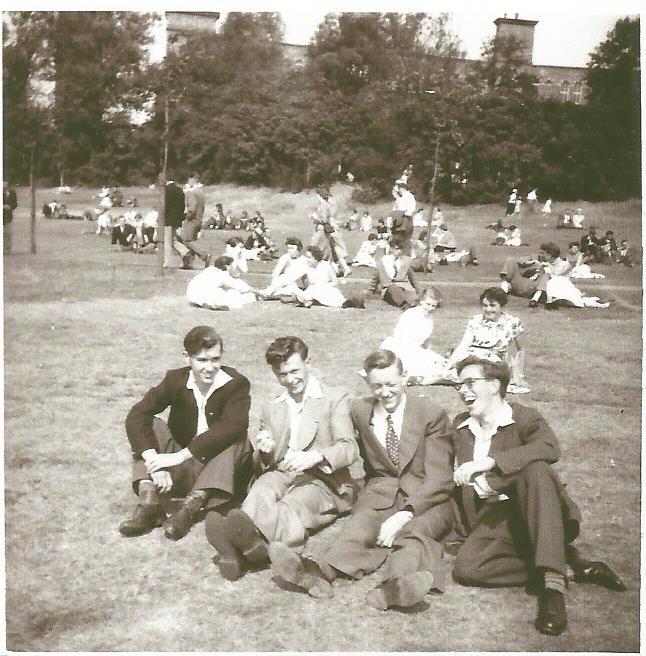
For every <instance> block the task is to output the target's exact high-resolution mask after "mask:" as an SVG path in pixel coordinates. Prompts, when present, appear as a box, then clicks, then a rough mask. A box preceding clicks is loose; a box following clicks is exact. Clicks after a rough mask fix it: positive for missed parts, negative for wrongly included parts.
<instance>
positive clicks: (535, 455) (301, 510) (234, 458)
mask: <svg viewBox="0 0 646 656" xmlns="http://www.w3.org/2000/svg"><path fill="white" fill-rule="evenodd" d="M229 264H230V263H229ZM239 291H240V292H241V293H246V292H244V291H243V290H239ZM496 291H497V292H500V293H502V292H501V290H499V289H498V290H496ZM485 301H486V303H485ZM501 302H503V301H502V297H498V296H497V295H496V294H493V293H491V292H485V294H484V295H483V317H482V320H481V322H482V321H485V322H486V320H487V318H488V316H489V314H491V313H492V311H494V310H495V312H496V313H497V314H500V313H499V308H498V307H497V306H496V304H498V305H500V303H501ZM436 305H437V297H436V295H435V293H434V292H433V293H430V294H428V295H425V296H424V298H423V301H422V304H421V305H420V308H421V309H420V310H419V312H418V314H419V316H420V317H426V318H427V319H428V318H429V314H430V312H432V310H433V309H434V307H435V306H436ZM413 309H415V310H417V308H413ZM402 316H403V315H402ZM494 320H495V317H494ZM415 327H416V325H415V324H414V323H413V322H410V323H409V325H408V328H407V329H406V330H409V329H415ZM508 328H509V331H510V334H511V333H516V336H517V334H518V332H519V330H518V326H517V325H514V324H513V322H510V323H509V324H508ZM402 329H403V327H402ZM426 329H428V325H427V328H426ZM468 330H469V331H470V336H471V337H470V339H469V342H470V346H468V347H467V346H466V340H464V344H461V347H464V348H461V350H460V351H459V355H457V354H456V358H457V357H459V358H461V359H459V360H458V361H457V362H455V372H456V377H455V381H454V382H453V384H452V385H453V387H454V388H455V389H456V391H457V393H458V394H459V396H460V398H461V400H462V402H463V403H464V406H465V410H464V412H461V413H459V414H457V416H455V417H454V418H453V421H450V420H449V417H448V415H447V412H446V410H445V409H443V408H442V407H441V406H440V405H438V404H437V403H436V402H434V401H432V400H430V399H428V398H421V397H417V396H414V395H412V394H409V393H407V391H406V383H407V373H408V372H407V370H406V365H405V364H404V362H403V361H402V359H401V358H400V357H398V355H397V353H396V352H395V351H393V350H390V349H386V348H379V349H377V350H376V351H373V352H371V353H369V354H368V355H367V357H366V358H365V360H364V361H363V366H364V371H365V381H366V384H367V391H368V393H367V394H366V395H365V396H363V397H356V398H353V397H351V396H350V394H349V393H348V392H347V391H346V390H345V389H342V388H335V387H330V386H328V385H326V384H324V383H323V382H322V381H321V380H320V379H319V378H318V377H317V376H316V375H315V373H314V370H313V359H314V358H313V356H315V354H311V353H310V350H309V348H308V345H307V344H306V343H305V342H304V340H303V339H301V338H300V337H297V336H293V335H288V336H280V337H277V338H276V339H274V340H273V341H272V342H271V343H270V344H269V345H268V347H267V348H266V350H265V353H264V359H265V361H266V363H267V365H268V367H269V368H270V369H271V371H272V373H273V375H274V377H275V379H276V382H277V385H278V388H279V389H278V390H277V391H278V394H277V395H276V396H275V397H273V398H264V399H262V400H261V406H262V410H261V413H260V421H259V425H258V427H257V429H256V430H254V431H253V432H252V433H250V431H249V412H250V406H251V401H252V399H251V394H250V389H251V386H250V381H249V380H248V378H247V377H245V376H244V375H243V374H242V373H240V372H239V371H237V370H236V369H235V368H234V367H232V366H230V363H226V364H225V362H226V360H225V357H224V353H225V351H224V345H223V340H222V337H221V336H220V335H219V334H218V333H217V332H216V331H215V329H214V328H212V327H211V326H204V325H200V326H196V327H194V328H193V329H191V330H190V331H189V332H188V333H187V334H186V336H185V337H184V340H183V355H184V357H185V360H186V366H185V367H182V368H179V369H172V370H170V371H168V372H167V373H166V375H165V377H164V379H163V380H162V381H161V382H159V383H158V384H157V385H156V386H154V387H152V388H151V389H150V390H149V391H148V392H147V393H146V394H145V395H144V396H143V398H142V399H140V400H139V401H138V402H137V403H135V404H134V405H133V406H132V408H131V409H130V411H129V413H128V416H127V418H126V422H125V428H126V434H127V437H128V440H129V445H130V449H131V452H132V456H133V460H132V489H133V490H134V492H135V494H136V495H137V505H136V508H135V511H134V514H133V515H132V517H130V518H128V519H126V520H125V521H123V522H122V523H121V525H120V526H119V531H120V533H121V534H122V535H123V536H125V537H136V536H140V535H144V534H146V533H149V532H151V531H153V530H155V529H156V528H158V527H161V528H162V531H163V534H164V535H165V537H166V538H168V539H169V540H174V541H177V540H181V539H182V538H184V536H186V535H187V534H188V532H189V531H190V530H191V528H192V527H193V526H194V525H195V524H196V523H197V522H199V521H200V520H201V519H204V528H205V533H206V538H207V540H208V542H209V544H210V545H212V546H213V547H214V549H215V551H216V553H214V555H213V563H214V564H215V565H216V567H217V568H218V571H219V573H220V575H221V576H222V578H223V579H226V580H228V581H236V580H238V579H240V578H241V577H243V576H244V575H245V574H246V573H247V572H248V571H249V570H251V569H252V570H254V571H258V570H259V569H262V568H271V572H272V574H273V577H274V580H276V581H277V582H280V581H283V582H287V583H289V584H291V587H289V588H287V592H285V594H294V593H295V592H300V593H304V594H308V595H310V596H311V597H313V598H316V599H330V598H332V597H334V594H335V587H336V586H335V585H334V582H335V581H336V580H337V579H346V580H347V579H349V580H351V581H352V580H360V579H362V578H363V577H364V576H367V575H369V574H371V573H372V572H375V571H378V572H379V574H378V581H377V584H376V585H375V587H373V588H372V589H371V590H369V591H368V593H367V595H366V603H367V605H368V606H370V607H372V608H375V609H378V610H382V611H385V610H388V609H391V608H407V607H413V606H415V605H416V604H418V603H419V602H421V601H423V600H424V598H425V597H426V595H427V594H428V593H429V592H431V591H434V592H436V593H441V592H444V591H446V589H447V583H448V578H449V576H451V575H452V578H453V580H454V581H455V582H456V583H458V584H460V585H463V586H481V587H501V586H527V587H528V588H531V589H532V590H534V591H535V594H536V596H537V613H536V617H535V626H536V629H537V630H538V631H539V632H541V633H543V634H545V635H551V636H556V635H559V634H561V633H562V632H563V631H564V630H565V629H566V627H567V623H568V622H567V609H566V601H565V600H566V592H567V588H568V587H569V586H570V585H572V583H574V582H576V583H591V584H597V585H601V586H604V587H606V588H608V589H610V590H614V591H623V590H625V589H626V588H625V585H624V584H623V582H622V581H621V579H620V578H619V577H618V576H617V574H615V572H613V570H612V569H611V568H610V567H609V566H608V565H607V564H605V563H604V562H602V561H598V560H591V559H589V558H584V557H583V556H582V555H581V553H580V552H579V550H578V549H577V547H576V546H575V545H574V541H575V539H576V538H577V536H578V535H579V532H580V527H581V522H582V515H581V511H580V509H579V508H578V506H577V504H576V502H575V501H574V499H573V498H572V496H571V488H570V487H567V488H566V482H565V481H563V480H562V476H561V475H560V474H559V473H557V471H556V470H555V469H554V468H553V467H552V465H553V464H554V463H556V462H557V461H558V460H559V458H560V448H559V441H558V438H557V436H556V434H555V433H554V431H553V430H552V429H551V427H550V426H549V424H548V422H547V421H546V419H545V418H544V417H543V416H542V415H541V414H540V413H539V412H538V411H536V410H535V409H533V408H531V407H527V406H522V405H518V404H516V403H514V402H510V401H508V400H507V392H508V388H509V384H510V380H511V376H512V374H511V373H510V369H509V367H508V366H507V364H506V363H505V362H504V361H503V360H501V359H500V358H498V359H491V358H489V357H482V356H483V353H482V352H481V351H479V350H477V349H479V348H480V347H479V346H478V347H476V345H475V341H477V339H479V338H478V335H477V330H478V329H477V326H476V324H475V323H473V324H471V323H470V324H469V328H468ZM422 332H423V331H422ZM416 339H419V337H417V338H416ZM485 341H486V338H485ZM492 348H497V345H494V346H493V347H492ZM411 356H412V357H415V355H414V353H411V354H409V353H407V354H405V355H404V357H405V359H406V361H410V357H411ZM463 356H464V357H463ZM434 360H435V359H434ZM254 401H257V399H254ZM166 409H170V412H169V414H168V419H167V421H163V420H162V419H160V418H159V417H158V415H159V414H160V413H161V412H163V411H164V410H166ZM494 437H495V439H492V438H494ZM177 497H179V498H180V503H179V506H173V504H172V500H173V498H177ZM590 510H591V511H592V512H594V509H590ZM348 513H349V514H348ZM344 515H347V517H346V518H345V519H344V522H343V524H342V525H341V526H340V527H339V528H340V530H339V531H338V532H337V533H336V534H335V536H334V539H333V540H331V541H328V543H327V544H324V545H323V548H322V549H318V550H317V552H316V555H311V556H309V557H305V555H304V551H303V550H304V547H305V546H306V544H307V542H308V538H309V537H310V536H311V535H312V534H313V533H315V532H317V531H319V530H321V529H322V528H324V527H326V526H329V525H330V524H332V523H334V522H335V521H336V520H337V518H339V517H341V516H344ZM445 550H446V551H449V552H450V553H452V554H453V555H454V556H455V558H454V560H453V561H452V572H451V571H450V570H451V566H450V565H449V561H448V560H447V559H445V558H443V552H444V551H445ZM578 621H580V620H579V619H578V618H577V622H578Z"/></svg>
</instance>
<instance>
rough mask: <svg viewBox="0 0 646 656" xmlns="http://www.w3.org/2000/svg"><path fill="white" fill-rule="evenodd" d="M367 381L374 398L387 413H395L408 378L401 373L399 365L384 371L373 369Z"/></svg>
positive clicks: (386, 368) (393, 365)
mask: <svg viewBox="0 0 646 656" xmlns="http://www.w3.org/2000/svg"><path fill="white" fill-rule="evenodd" d="M366 381H367V383H368V386H369V387H370V389H371V390H372V394H373V396H374V397H375V399H377V401H379V403H381V405H382V406H383V407H384V409H385V410H386V412H394V411H395V410H396V409H397V406H399V403H400V402H401V400H402V397H403V396H404V390H405V389H406V376H405V375H404V374H402V373H401V372H400V371H399V368H398V367H397V364H392V365H391V366H390V367H385V368H384V369H371V370H370V371H369V372H368V376H367V377H366Z"/></svg>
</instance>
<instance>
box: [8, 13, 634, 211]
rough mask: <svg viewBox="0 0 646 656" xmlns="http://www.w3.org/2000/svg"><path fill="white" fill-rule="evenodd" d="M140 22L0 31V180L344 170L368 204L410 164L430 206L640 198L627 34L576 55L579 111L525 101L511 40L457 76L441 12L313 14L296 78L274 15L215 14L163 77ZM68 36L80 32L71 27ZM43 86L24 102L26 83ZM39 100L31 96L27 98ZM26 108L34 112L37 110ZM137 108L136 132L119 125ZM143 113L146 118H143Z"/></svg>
mask: <svg viewBox="0 0 646 656" xmlns="http://www.w3.org/2000/svg"><path fill="white" fill-rule="evenodd" d="M150 21H151V17H150V16H147V15H141V14H132V13H127V12H99V13H92V14H89V13H82V14H80V13H73V12H72V13H63V12H60V13H57V12H52V13H42V12H40V13H38V12H14V13H13V14H11V15H10V20H9V22H10V27H11V29H9V30H5V35H6V36H5V42H4V43H3V46H4V58H3V82H4V92H5V93H4V116H5V122H4V127H5V158H4V161H5V167H6V168H7V167H8V168H10V169H11V170H12V171H14V172H15V174H16V176H17V177H18V178H20V177H21V176H24V175H25V173H26V170H27V169H26V159H25V147H24V146H25V144H30V143H33V142H34V138H35V135H36V133H38V139H39V143H45V142H47V144H48V145H47V146H46V147H45V148H43V149H40V150H39V152H40V155H41V156H40V158H39V166H40V170H41V172H42V173H44V174H46V175H48V176H49V178H50V179H57V177H58V170H59V169H64V170H65V171H66V180H68V181H69V182H71V183H76V184H78V183H84V182H86V183H90V182H91V183H94V184H104V183H108V184H117V183H119V184H125V183H131V184H140V183H144V182H149V181H150V180H153V179H154V178H155V177H156V174H157V172H158V171H159V170H160V168H161V166H162V162H163V157H164V144H165V138H164V127H165V117H166V115H168V118H169V125H168V127H169V138H168V140H167V143H168V161H169V165H170V168H171V170H172V171H173V174H174V177H176V178H177V179H182V178H183V177H186V176H187V175H188V174H189V172H192V171H197V172H199V173H200V174H201V175H202V177H203V179H204V180H205V181H206V182H207V183H216V182H221V181H230V182H237V183H241V184H256V185H268V186H278V187H283V188H290V189H299V188H302V187H306V186H314V185H317V184H319V183H324V182H331V181H332V180H334V179H336V177H337V175H338V172H339V170H340V171H341V173H342V174H343V175H344V174H345V172H346V171H351V172H352V173H353V175H354V178H355V180H356V181H357V182H358V183H359V184H360V185H361V186H362V188H363V189H364V194H365V196H366V197H369V198H376V197H378V196H380V195H381V196H385V195H387V194H388V193H389V189H390V186H391V184H392V181H393V179H394V178H395V176H397V175H398V174H399V173H400V172H401V170H402V169H403V168H404V167H405V166H406V165H407V164H409V163H413V164H414V166H415V175H414V176H413V185H414V191H415V192H416V194H417V196H418V198H420V200H422V201H423V200H424V198H425V197H426V196H428V194H429V190H430V187H431V186H432V181H433V172H434V170H435V161H434V154H435V148H436V145H437V144H438V142H439V144H440V147H439V149H438V152H439V160H438V177H437V180H436V181H435V182H436V184H435V190H436V194H437V196H438V197H439V198H440V199H441V200H442V202H454V203H468V202H486V201H490V200H499V199H500V198H501V196H503V195H504V193H505V191H506V189H507V187H509V186H518V187H520V188H522V189H524V188H525V187H530V186H531V187H539V190H540V192H541V194H542V195H551V196H552V197H553V198H582V197H587V198H590V199H599V198H611V197H621V196H624V197H625V196H627V195H631V194H638V193H639V183H640V177H639V176H640V150H639V144H640V132H639V127H640V107H639V95H638V92H639V21H638V19H625V20H622V21H619V22H618V23H617V25H616V26H615V28H614V30H612V32H610V33H609V34H608V38H607V39H606V41H604V42H603V43H602V44H600V46H599V48H598V49H597V51H596V52H595V53H594V54H593V55H592V58H591V61H590V66H589V68H588V71H587V82H588V86H589V97H588V103H587V104H586V105H583V106H578V105H574V104H572V103H560V102H556V101H552V100H544V99H541V98H539V97H538V94H537V91H536V82H537V80H536V78H535V77H533V76H532V75H531V74H530V73H529V72H528V71H530V69H528V67H527V65H526V63H525V62H524V61H523V60H522V57H521V56H520V54H519V53H520V49H519V44H518V43H517V42H515V41H514V40H513V39H506V40H498V42H495V43H494V42H493V41H491V42H488V43H485V44H484V46H483V52H482V57H481V59H480V60H479V61H478V62H469V63H466V62H465V61H464V60H463V59H462V58H461V57H462V53H461V51H460V42H459V40H458V38H457V37H456V35H455V34H453V32H452V31H451V25H450V20H449V17H448V16H447V15H445V14H439V15H430V14H424V13H414V14H413V13H411V14H401V13H399V14H398V13H339V14H328V15H327V16H326V17H325V19H324V20H323V21H322V23H321V24H320V26H319V28H318V30H317V32H316V34H315V35H314V37H313V38H312V41H311V44H310V46H309V48H308V60H307V64H306V65H305V66H304V67H303V68H298V67H296V68H294V67H291V66H287V65H286V64H285V61H284V59H283V57H284V54H283V53H284V51H283V48H282V46H281V41H282V34H283V25H282V21H281V19H280V16H279V15H278V14H275V13H235V12H231V13H228V14H227V17H226V19H225V21H224V22H223V24H222V26H221V28H220V30H219V31H218V33H217V34H215V35H214V34H212V33H195V34H194V35H192V36H191V37H190V38H189V39H188V40H187V41H186V42H185V43H184V44H183V45H181V46H177V47H175V48H172V49H170V51H169V52H168V54H167V57H166V59H165V60H164V62H162V63H161V64H155V65H150V64H148V63H147V62H146V58H145V56H144V50H143V48H144V46H145V43H146V38H147V37H146V34H147V29H146V28H147V26H148V25H149V24H150ZM81 27H82V29H81ZM39 79H40V80H51V81H52V83H54V84H55V94H54V98H55V102H54V103H52V104H51V105H49V106H46V104H43V103H42V102H39V98H38V92H37V89H38V83H37V81H38V80H39ZM41 95H42V94H41ZM40 100H42V98H40ZM134 110H138V115H139V116H140V117H142V116H144V117H146V120H143V121H139V123H135V122H133V111H134ZM142 110H145V111H142Z"/></svg>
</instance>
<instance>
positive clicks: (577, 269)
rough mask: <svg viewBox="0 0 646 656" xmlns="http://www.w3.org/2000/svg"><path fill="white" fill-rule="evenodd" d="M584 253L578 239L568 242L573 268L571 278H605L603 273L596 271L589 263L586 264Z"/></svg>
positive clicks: (568, 257) (570, 261) (569, 258)
mask: <svg viewBox="0 0 646 656" xmlns="http://www.w3.org/2000/svg"><path fill="white" fill-rule="evenodd" d="M583 258H584V256H583V253H582V252H581V249H580V248H579V243H578V242H576V241H571V242H570V243H569V244H568V255H567V259H568V262H569V263H570V264H571V265H572V270H571V271H570V278H579V279H581V280H592V279H595V278H597V279H602V278H605V276H604V275H603V273H594V271H592V269H591V268H590V265H589V264H586V263H585V262H584V261H583Z"/></svg>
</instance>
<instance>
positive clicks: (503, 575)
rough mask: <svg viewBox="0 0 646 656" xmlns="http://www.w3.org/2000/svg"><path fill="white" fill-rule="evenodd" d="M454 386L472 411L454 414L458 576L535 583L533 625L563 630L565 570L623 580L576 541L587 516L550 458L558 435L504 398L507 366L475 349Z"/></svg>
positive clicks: (480, 582) (482, 582)
mask: <svg viewBox="0 0 646 656" xmlns="http://www.w3.org/2000/svg"><path fill="white" fill-rule="evenodd" d="M457 371H458V381H459V382H458V383H457V385H456V387H457V389H458V390H459V392H460V396H461V397H462V400H463V401H464V403H465V404H466V406H467V412H464V413H462V414H460V415H458V416H457V417H456V418H455V420H454V422H453V448H454V453H455V465H454V468H455V469H454V475H453V479H454V481H455V483H456V485H458V486H460V487H461V489H460V490H459V492H458V493H457V494H456V495H455V500H456V503H457V508H458V512H457V513H456V516H457V517H459V518H460V526H459V532H460V533H462V535H463V536H464V537H465V539H464V542H463V543H462V545H461V547H460V549H459V551H458V553H457V556H456V559H455V567H454V570H453V578H454V579H455V580H456V581H457V582H458V583H461V584H462V585H470V586H484V587H507V586H524V585H529V586H532V587H535V588H536V589H537V591H538V615H537V618H536V621H535V626H536V628H537V629H538V631H540V632H541V633H544V634H547V635H559V634H561V633H562V632H563V631H564V630H565V627H566V626H567V615H566V610H565V590H566V587H567V583H566V579H567V578H568V576H570V575H571V576H572V578H574V580H575V581H578V582H584V583H596V584H598V585H602V586H604V587H606V588H609V589H611V590H617V591H622V590H625V587H624V585H623V583H622V582H621V580H620V579H619V578H618V577H617V575H616V574H615V573H614V572H613V571H612V570H611V569H610V568H609V567H608V566H607V565H606V564H605V563H602V562H599V561H588V560H584V559H582V558H581V557H580V556H579V553H578V551H577V550H576V549H575V547H573V546H572V542H573V541H574V539H575V538H576V537H577V536H578V534H579V523H580V520H581V515H580V513H579V509H578V508H577V506H576V504H575V503H574V501H573V500H572V499H571V498H570V496H569V495H568V494H567V492H566V491H565V486H564V485H563V483H562V482H561V481H560V479H559V477H558V476H557V474H556V472H555V471H554V470H553V469H552V467H551V465H552V464H553V463H555V462H556V461H557V460H558V459H559V455H560V449H559V445H558V440H557V438H556V435H554V433H553V432H552V429H551V428H550V427H549V426H548V424H547V422H546V421H545V419H544V418H543V417H542V416H541V415H540V414H539V413H538V412H537V411H536V410H534V409H533V408H528V407H525V406H522V405H518V404H516V403H507V401H506V400H505V395H506V392H507V385H508V384H509V376H510V372H509V368H508V367H507V365H506V364H504V363H502V362H500V363H497V362H491V361H490V360H483V359H480V358H478V357H476V356H469V357H467V358H465V359H464V360H462V361H461V362H459V363H458V365H457Z"/></svg>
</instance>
